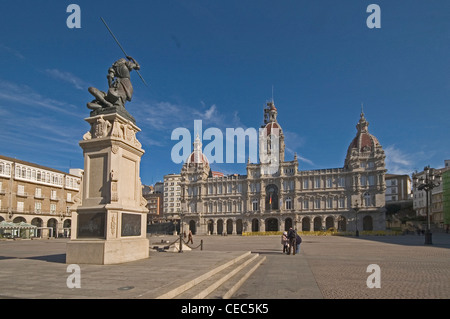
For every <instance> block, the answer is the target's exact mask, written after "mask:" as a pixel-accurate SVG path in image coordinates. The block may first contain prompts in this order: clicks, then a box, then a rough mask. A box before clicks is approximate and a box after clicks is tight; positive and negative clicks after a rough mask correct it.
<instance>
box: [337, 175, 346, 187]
mask: <svg viewBox="0 0 450 319" xmlns="http://www.w3.org/2000/svg"><path fill="white" fill-rule="evenodd" d="M338 185H339V187H345V177H339V180H338Z"/></svg>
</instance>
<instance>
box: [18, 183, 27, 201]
mask: <svg viewBox="0 0 450 319" xmlns="http://www.w3.org/2000/svg"><path fill="white" fill-rule="evenodd" d="M17 194H18V195H25V186H23V185H17ZM22 204H23V203H22Z"/></svg>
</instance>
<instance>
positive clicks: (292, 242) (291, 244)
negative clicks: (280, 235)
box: [287, 227, 297, 255]
mask: <svg viewBox="0 0 450 319" xmlns="http://www.w3.org/2000/svg"><path fill="white" fill-rule="evenodd" d="M296 235H297V233H296V232H295V230H294V229H292V227H290V228H289V231H288V236H287V237H288V239H289V250H288V255H290V254H291V249H292V255H295V248H296V245H295V237H296Z"/></svg>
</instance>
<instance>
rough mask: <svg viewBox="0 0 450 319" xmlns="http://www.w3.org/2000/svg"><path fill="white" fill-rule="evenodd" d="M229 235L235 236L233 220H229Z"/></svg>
mask: <svg viewBox="0 0 450 319" xmlns="http://www.w3.org/2000/svg"><path fill="white" fill-rule="evenodd" d="M227 234H228V235H231V234H233V221H232V220H231V219H228V220H227Z"/></svg>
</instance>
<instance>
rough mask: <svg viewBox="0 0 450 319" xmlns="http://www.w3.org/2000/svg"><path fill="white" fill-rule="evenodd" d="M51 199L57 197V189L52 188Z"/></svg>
mask: <svg viewBox="0 0 450 319" xmlns="http://www.w3.org/2000/svg"><path fill="white" fill-rule="evenodd" d="M50 199H56V190H54V189H52V191H51V193H50Z"/></svg>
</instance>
